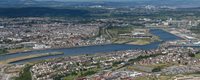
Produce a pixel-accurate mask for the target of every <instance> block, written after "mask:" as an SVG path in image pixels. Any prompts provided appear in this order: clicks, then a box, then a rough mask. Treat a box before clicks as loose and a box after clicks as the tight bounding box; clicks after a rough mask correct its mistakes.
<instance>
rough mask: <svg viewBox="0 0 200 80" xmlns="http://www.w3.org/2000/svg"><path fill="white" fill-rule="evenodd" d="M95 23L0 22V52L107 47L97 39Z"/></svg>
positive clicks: (62, 20)
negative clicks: (2, 49) (100, 45)
mask: <svg viewBox="0 0 200 80" xmlns="http://www.w3.org/2000/svg"><path fill="white" fill-rule="evenodd" d="M103 25H104V24H102V23H99V22H91V23H76V21H73V20H67V19H57V18H54V19H53V18H49V17H44V18H37V17H34V18H31V17H27V18H0V26H3V27H2V28H0V48H21V47H26V48H27V47H28V48H33V49H44V48H63V47H75V46H86V45H98V44H106V43H110V41H109V40H106V39H105V38H104V37H101V36H99V37H98V36H97V37H96V38H90V37H94V36H96V35H98V32H99V31H98V30H99V27H101V26H103Z"/></svg>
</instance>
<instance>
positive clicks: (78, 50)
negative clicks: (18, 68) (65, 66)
mask: <svg viewBox="0 0 200 80" xmlns="http://www.w3.org/2000/svg"><path fill="white" fill-rule="evenodd" d="M150 32H151V33H152V34H153V35H156V36H158V37H159V38H160V40H162V42H161V41H158V42H157V41H156V42H152V43H150V44H147V45H130V44H106V45H95V46H84V47H75V48H58V49H43V50H33V51H28V52H22V53H15V54H9V55H2V56H0V61H4V60H9V59H13V58H16V57H23V56H29V55H36V54H41V53H50V52H64V55H62V56H71V55H81V54H95V53H104V52H113V51H123V50H134V49H135V50H138V49H139V50H152V49H157V48H159V45H160V44H162V43H163V42H165V41H171V40H178V39H179V38H178V37H176V36H175V35H172V34H170V33H168V32H166V31H163V30H161V29H156V30H152V31H150ZM62 56H59V55H58V56H47V57H42V58H34V59H28V60H23V61H18V62H15V63H12V64H21V63H26V62H33V61H39V60H45V59H49V58H58V57H62Z"/></svg>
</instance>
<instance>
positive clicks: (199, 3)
mask: <svg viewBox="0 0 200 80" xmlns="http://www.w3.org/2000/svg"><path fill="white" fill-rule="evenodd" d="M91 5H102V6H115V7H116V6H117V7H120V6H121V7H122V6H138V5H156V6H163V5H165V6H175V7H200V0H0V7H66V6H91Z"/></svg>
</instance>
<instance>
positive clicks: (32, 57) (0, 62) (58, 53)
mask: <svg viewBox="0 0 200 80" xmlns="http://www.w3.org/2000/svg"><path fill="white" fill-rule="evenodd" d="M63 54H64V53H63V52H51V53H42V54H36V55H28V56H22V57H16V58H12V59H8V60H4V61H0V64H10V63H14V62H18V61H23V60H28V59H34V58H40V57H47V56H55V55H63Z"/></svg>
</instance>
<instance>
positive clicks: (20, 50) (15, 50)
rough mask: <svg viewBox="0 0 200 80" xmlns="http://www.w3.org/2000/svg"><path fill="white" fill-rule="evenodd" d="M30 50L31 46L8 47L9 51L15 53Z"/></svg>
mask: <svg viewBox="0 0 200 80" xmlns="http://www.w3.org/2000/svg"><path fill="white" fill-rule="evenodd" d="M28 50H31V48H20V49H10V50H8V52H9V53H17V52H23V51H28Z"/></svg>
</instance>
